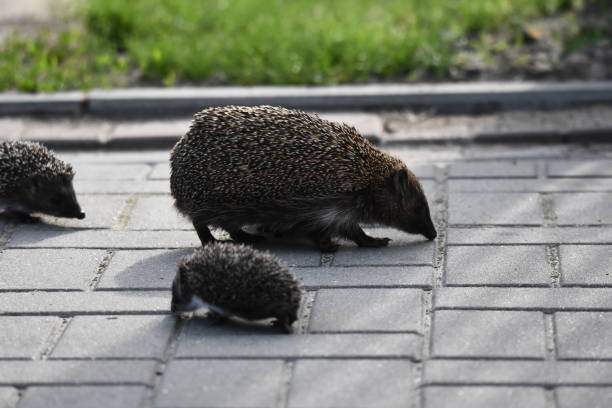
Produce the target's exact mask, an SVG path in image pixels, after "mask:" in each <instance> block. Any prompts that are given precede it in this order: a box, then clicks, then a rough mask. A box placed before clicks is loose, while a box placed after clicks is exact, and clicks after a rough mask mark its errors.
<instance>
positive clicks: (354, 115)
mask: <svg viewBox="0 0 612 408" xmlns="http://www.w3.org/2000/svg"><path fill="white" fill-rule="evenodd" d="M319 116H320V117H321V118H323V119H325V120H329V121H332V122H339V123H345V124H347V125H349V126H353V127H354V128H355V129H357V132H359V133H360V134H361V135H362V136H364V137H366V138H376V139H380V138H381V137H382V135H383V132H384V131H383V121H382V118H381V117H380V116H379V115H377V114H372V113H362V112H333V113H331V112H330V113H328V112H323V113H320V114H319Z"/></svg>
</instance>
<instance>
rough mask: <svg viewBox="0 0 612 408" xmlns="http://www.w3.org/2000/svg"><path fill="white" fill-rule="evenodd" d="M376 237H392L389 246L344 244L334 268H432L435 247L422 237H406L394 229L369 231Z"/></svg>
mask: <svg viewBox="0 0 612 408" xmlns="http://www.w3.org/2000/svg"><path fill="white" fill-rule="evenodd" d="M364 230H365V231H366V233H368V234H369V235H372V236H374V237H387V238H391V240H392V241H391V242H390V243H389V246H388V247H384V248H359V247H357V246H356V245H355V244H353V243H346V244H343V245H342V246H341V247H340V249H339V250H338V252H337V253H336V254H335V255H334V260H333V262H332V265H334V266H362V265H431V264H432V261H433V251H434V245H433V242H432V241H427V239H426V238H425V237H423V236H422V235H414V234H406V233H403V232H401V231H398V230H395V229H391V228H365V229H364Z"/></svg>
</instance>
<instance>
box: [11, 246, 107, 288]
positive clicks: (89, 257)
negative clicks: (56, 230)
mask: <svg viewBox="0 0 612 408" xmlns="http://www.w3.org/2000/svg"><path fill="white" fill-rule="evenodd" d="M104 255H105V252H104V251H101V250H89V249H53V250H50V249H27V250H25V249H7V250H5V251H3V252H2V253H0V289H2V290H7V289H9V290H16V289H19V290H22V289H31V290H36V289H64V290H65V289H78V290H83V289H86V288H87V286H88V285H89V282H90V281H91V280H92V279H93V277H94V275H95V273H96V270H97V269H98V265H99V263H100V262H101V261H102V258H103V257H104Z"/></svg>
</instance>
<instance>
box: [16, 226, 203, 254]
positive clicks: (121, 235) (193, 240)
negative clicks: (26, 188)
mask: <svg viewBox="0 0 612 408" xmlns="http://www.w3.org/2000/svg"><path fill="white" fill-rule="evenodd" d="M201 245H202V244H201V242H200V240H199V239H198V236H197V234H196V233H195V231H110V230H68V229H66V230H37V229H35V228H28V227H23V228H19V229H18V230H17V231H16V232H15V234H14V235H13V237H12V238H11V240H10V241H9V243H8V245H7V246H8V247H9V248H62V247H71V248H75V247H80V248H131V249H138V248H141V249H149V248H186V247H200V246H201Z"/></svg>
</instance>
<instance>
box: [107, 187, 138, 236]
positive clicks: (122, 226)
mask: <svg viewBox="0 0 612 408" xmlns="http://www.w3.org/2000/svg"><path fill="white" fill-rule="evenodd" d="M137 202H138V195H137V194H130V195H129V196H128V198H127V199H126V200H125V204H124V205H123V208H122V209H121V211H119V215H118V216H117V222H116V223H115V227H114V228H113V229H114V230H117V231H125V230H126V229H127V225H128V222H129V221H130V218H131V216H132V211H133V210H134V207H136V203H137Z"/></svg>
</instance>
